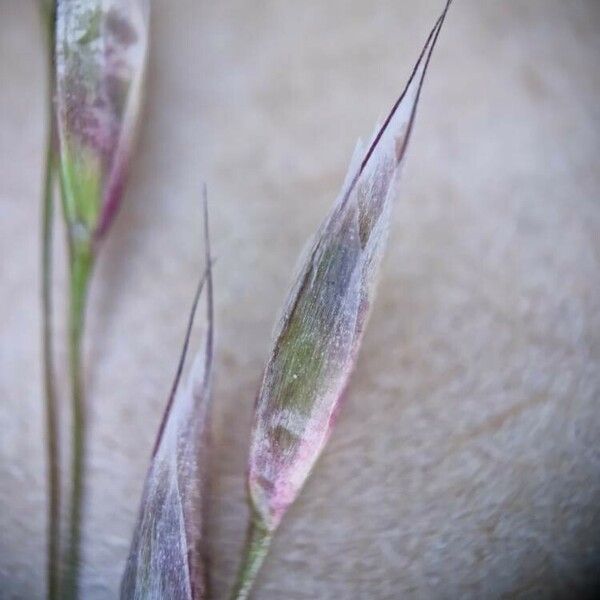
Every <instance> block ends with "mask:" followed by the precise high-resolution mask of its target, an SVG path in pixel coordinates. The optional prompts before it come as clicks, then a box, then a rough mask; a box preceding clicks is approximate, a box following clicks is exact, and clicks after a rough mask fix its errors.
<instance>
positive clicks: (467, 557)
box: [0, 0, 600, 600]
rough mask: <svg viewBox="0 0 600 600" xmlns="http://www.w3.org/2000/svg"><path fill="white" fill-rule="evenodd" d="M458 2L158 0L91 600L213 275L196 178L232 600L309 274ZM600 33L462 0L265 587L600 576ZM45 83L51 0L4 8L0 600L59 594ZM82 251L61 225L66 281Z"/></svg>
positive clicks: (89, 547)
mask: <svg viewBox="0 0 600 600" xmlns="http://www.w3.org/2000/svg"><path fill="white" fill-rule="evenodd" d="M441 5H442V0H427V1H420V2H416V1H413V2H408V1H399V0H374V1H372V2H367V1H365V0H362V1H361V0H355V1H348V0H346V1H343V0H327V1H325V2H294V1H291V0H290V1H284V0H279V1H276V0H270V1H266V0H263V1H260V0H255V1H254V2H248V1H245V0H224V1H221V2H210V1H208V0H206V1H198V0H172V1H166V0H162V1H161V0H155V1H154V3H153V11H154V12H153V16H152V43H151V59H150V71H149V81H148V84H149V85H148V94H147V103H146V111H145V115H144V122H143V127H142V131H141V136H140V143H139V151H138V155H137V157H136V160H135V162H134V165H133V170H132V176H131V178H130V182H129V183H130V185H129V187H128V193H127V197H126V203H125V205H124V208H123V210H122V212H121V214H120V216H119V219H118V222H117V224H116V226H115V228H114V229H113V231H112V233H111V235H110V237H109V240H108V242H107V244H106V247H105V248H104V251H103V254H102V259H101V261H100V265H99V268H98V270H97V272H96V278H95V281H94V286H93V292H92V306H91V311H90V315H91V318H90V322H89V324H90V327H89V330H88V334H89V335H88V338H87V341H88V347H89V349H90V352H89V354H88V381H89V385H90V401H91V405H92V408H91V413H92V418H91V449H90V480H89V481H90V487H89V495H88V497H89V505H88V509H87V513H86V517H87V523H86V530H85V568H84V573H83V588H84V590H83V598H85V599H90V600H104V599H110V598H115V597H116V595H117V590H118V584H119V579H120V575H121V573H122V569H123V564H124V559H125V556H126V554H127V551H128V546H129V541H130V536H131V530H132V526H133V519H134V517H135V514H136V512H137V508H138V502H139V497H140V491H141V484H142V479H143V476H144V473H145V470H146V467H147V463H148V458H149V453H150V449H151V445H152V443H153V440H154V438H155V435H156V431H157V426H158V422H159V419H160V415H161V412H162V410H163V408H164V405H165V401H166V397H167V393H168V390H169V386H170V382H171V378H172V376H173V372H174V368H175V363H176V359H177V355H178V352H179V348H180V344H181V341H182V335H183V330H184V326H185V321H186V318H187V312H188V308H189V305H190V302H191V297H192V294H193V290H194V286H195V281H196V279H197V276H198V272H199V269H200V268H201V229H200V225H201V220H200V210H199V206H200V204H199V203H200V190H201V183H202V182H203V181H206V182H207V184H208V188H209V195H210V211H211V218H212V235H213V244H214V250H215V254H216V255H217V257H218V262H217V265H216V269H215V275H216V302H217V307H218V313H217V314H218V323H217V326H218V352H217V373H216V391H215V398H214V401H215V404H214V439H215V464H214V473H213V489H212V494H211V507H210V517H211V524H210V538H209V540H208V543H209V545H210V549H211V552H212V555H213V563H212V576H213V583H214V589H215V598H225V597H226V596H225V594H226V590H227V589H228V586H229V584H230V583H231V580H232V575H233V571H234V570H235V567H236V565H237V560H238V556H239V550H240V545H241V543H242V541H243V537H244V526H245V519H246V508H245V504H244V487H243V471H244V465H245V453H246V448H247V445H248V433H249V424H250V415H251V411H252V405H253V401H254V395H255V392H256V389H257V385H258V381H259V378H260V373H261V369H262V366H263V363H264V361H265V357H266V354H267V350H268V345H269V338H270V333H271V329H272V326H273V323H274V320H275V316H276V313H277V311H278V309H279V307H280V306H281V303H282V301H283V298H284V295H285V292H286V289H287V286H288V284H289V283H290V277H291V272H292V267H293V265H294V263H295V260H296V257H297V255H298V253H299V252H300V250H301V248H302V246H303V244H304V241H305V240H306V239H307V238H308V237H309V236H310V235H311V233H312V232H313V231H314V230H315V229H316V227H317V225H318V223H319V222H320V220H321V219H322V218H323V216H324V215H325V214H326V212H327V210H328V207H329V206H330V203H331V202H332V201H333V199H334V198H335V196H336V194H337V192H338V189H339V187H340V186H341V183H342V180H343V177H344V174H345V170H346V166H347V163H348V161H349V158H350V155H351V153H352V150H353V148H354V145H355V142H356V140H357V138H358V137H360V136H362V137H363V138H364V137H367V136H369V135H370V133H371V131H372V128H373V126H374V124H375V122H376V120H377V119H378V118H379V117H380V116H382V115H384V114H385V113H386V112H387V110H388V109H389V107H390V106H391V104H392V103H393V101H394V100H395V98H396V96H397V95H398V93H399V92H400V91H401V89H402V87H403V85H404V82H405V80H406V78H407V77H408V75H409V73H410V70H411V68H412V65H413V63H414V61H415V60H416V57H417V55H418V52H419V50H420V47H421V45H422V43H423V42H424V39H425V37H426V35H427V32H428V31H429V28H430V27H431V26H432V24H433V23H434V21H435V19H436V17H437V15H438V13H439V11H440V9H441ZM599 34H600V2H598V1H597V0H572V1H570V2H565V1H564V0H512V1H511V2H506V1H505V2H500V1H493V0H456V1H455V3H454V6H453V8H452V10H451V13H450V14H449V17H448V19H447V22H446V26H445V29H444V31H443V32H442V35H441V38H440V43H439V46H438V48H437V50H436V54H435V56H434V58H433V61H432V64H431V69H430V72H429V76H428V80H427V82H426V85H425V88H424V91H423V99H422V103H421V107H420V111H419V115H418V120H417V125H416V129H415V132H414V136H413V139H412V146H411V148H410V150H409V158H408V162H407V165H406V169H405V171H404V177H403V185H402V188H401V192H400V196H399V198H398V204H397V210H396V212H395V216H394V224H393V228H392V235H391V240H390V246H389V253H388V256H387V259H386V262H385V265H384V269H383V272H382V277H381V285H380V288H379V295H378V298H377V301H376V303H375V306H374V310H373V315H372V320H371V322H370V326H369V329H368V333H367V336H366V339H365V344H364V347H363V351H362V353H361V357H360V360H359V364H358V369H357V371H356V373H355V376H354V378H353V381H352V385H351V389H350V394H349V398H348V400H347V404H346V406H345V409H344V411H343V413H342V416H341V418H340V420H339V425H338V427H337V429H336V431H335V433H334V435H333V438H332V440H331V443H330V446H329V447H328V450H327V452H326V455H325V456H324V457H323V460H322V461H321V462H320V463H319V464H318V466H317V468H316V470H315V472H314V475H313V476H312V477H311V479H310V481H309V484H308V486H307V488H306V490H305V493H303V495H302V497H301V498H300V500H299V501H298V503H297V505H296V506H295V507H294V508H293V510H292V511H291V512H290V514H289V517H288V518H287V520H286V521H285V523H284V525H283V527H282V528H281V530H280V532H279V534H278V536H277V538H276V542H275V544H274V547H273V553H272V555H271V557H270V558H269V559H268V561H267V564H266V566H265V568H264V571H263V573H262V575H261V576H260V578H259V582H258V586H257V588H256V593H255V596H254V597H255V598H261V599H266V600H276V599H277V600H281V599H282V598H285V599H292V600H301V599H312V598H316V599H322V600H328V599H332V600H333V599H338V598H349V599H375V600H383V599H390V600H391V599H396V598H411V599H412V598H415V599H426V600H427V599H438V598H440V599H442V598H448V599H453V598H473V599H475V598H477V599H481V598H486V599H487V598H586V597H594V590H595V589H596V590H598V589H600V588H599V586H600V406H599V402H600V368H599V363H600V201H599V192H600V168H599V167H600V164H599V156H600V102H599V97H600V68H599V67H598V65H599V64H600V35H599ZM44 81H45V74H44V47H43V43H42V40H41V36H40V27H39V23H38V20H37V14H36V9H35V6H34V2H33V1H26V0H0V86H1V88H0V89H1V91H0V131H1V135H0V303H1V304H0V308H1V310H2V318H1V319H0V335H1V340H0V403H1V404H0V427H1V429H0V454H1V457H0V597H1V598H3V599H9V598H10V599H17V598H27V599H29V598H41V597H43V590H44V580H45V567H44V561H45V558H44V552H45V514H46V513H45V473H44V461H43V456H44V455H43V431H44V429H43V427H44V422H43V413H42V393H41V382H40V347H39V337H40V336H39V329H40V322H39V320H40V319H39V314H40V313H39V283H38V280H39V254H40V249H39V231H40V188H41V172H40V169H41V164H42V148H43V139H44V101H45V98H44V93H45V92H44V85H45V84H44ZM62 252H63V239H62V236H61V235H58V237H57V243H56V255H57V257H56V261H57V263H58V264H59V265H61V266H59V267H58V278H57V286H58V287H60V286H61V284H62V283H64V278H63V272H64V268H63V266H62V265H63V258H64V257H63V254H62ZM56 302H57V311H58V312H59V313H60V314H61V315H62V308H63V307H62V303H61V300H60V298H57V300H56ZM57 326H58V327H59V334H60V333H61V332H63V323H62V321H60V320H59V322H58V323H57Z"/></svg>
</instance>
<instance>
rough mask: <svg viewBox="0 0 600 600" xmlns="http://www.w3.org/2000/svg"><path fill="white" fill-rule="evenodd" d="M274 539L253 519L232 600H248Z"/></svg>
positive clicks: (249, 527)
mask: <svg viewBox="0 0 600 600" xmlns="http://www.w3.org/2000/svg"><path fill="white" fill-rule="evenodd" d="M272 539H273V534H272V533H271V532H269V531H268V530H267V529H265V528H264V527H263V526H262V525H260V523H257V522H256V521H255V520H254V519H251V521H250V525H249V526H248V535H247V538H246V546H245V547H244V553H243V557H242V563H241V565H240V568H239V571H238V576H237V581H236V583H235V586H234V588H233V590H232V592H231V596H230V600H246V598H248V596H249V595H250V590H251V589H252V586H253V585H254V581H255V580H256V576H257V575H258V572H259V571H260V568H261V566H262V564H263V562H264V560H265V558H266V556H267V553H268V551H269V546H270V544H271V540H272Z"/></svg>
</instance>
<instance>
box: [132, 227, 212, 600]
mask: <svg viewBox="0 0 600 600" xmlns="http://www.w3.org/2000/svg"><path fill="white" fill-rule="evenodd" d="M207 239H208V238H207ZM206 264H207V271H206V275H205V277H203V279H202V281H201V283H200V285H199V287H198V291H197V294H196V298H195V300H194V307H193V309H192V314H191V317H190V321H189V325H188V330H187V333H186V339H185V343H184V349H183V353H182V356H181V359H180V362H179V366H178V370H177V375H176V377H175V382H174V384H173V389H172V392H171V396H170V399H169V403H168V405H167V408H166V411H165V414H164V417H163V421H162V423H161V426H160V430H159V434H158V437H157V441H156V445H155V448H154V453H153V455H152V461H151V464H150V468H149V470H148V474H147V477H146V482H145V486H144V492H143V496H142V503H141V508H140V513H139V517H138V522H137V525H136V529H135V532H134V537H133V542H132V546H131V551H130V554H129V558H128V560H127V566H126V569H125V574H124V576H123V581H122V583H121V598H122V599H123V600H142V599H144V600H146V599H150V598H152V599H154V598H156V599H159V598H176V599H177V600H202V599H204V598H206V575H207V574H206V572H205V566H204V562H203V556H202V548H201V545H202V541H203V528H204V525H205V523H204V515H203V512H204V500H205V485H206V475H207V460H208V458H207V457H208V448H207V435H208V420H209V407H210V381H211V369H212V355H213V301H212V275H211V267H210V255H209V252H208V241H207V263H206ZM204 284H206V288H207V293H206V313H205V314H206V317H205V320H204V321H205V322H204V342H203V346H202V348H201V350H200V351H199V353H198V355H197V356H196V358H195V360H194V364H193V366H192V368H191V371H190V374H189V377H188V378H187V381H186V382H185V383H184V385H183V386H180V385H179V381H180V378H181V373H182V370H183V364H184V361H185V356H186V353H187V348H188V345H189V340H190V334H191V329H192V324H193V318H194V313H195V311H196V306H197V304H198V300H199V298H200V294H201V292H202V288H203V286H204Z"/></svg>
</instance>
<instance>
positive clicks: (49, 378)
mask: <svg viewBox="0 0 600 600" xmlns="http://www.w3.org/2000/svg"><path fill="white" fill-rule="evenodd" d="M50 129H52V127H50ZM48 138H49V140H48V149H47V151H46V169H45V176H44V179H45V180H44V203H43V209H42V212H43V216H42V346H43V356H44V391H45V394H46V435H47V440H46V443H47V446H46V449H47V453H48V456H47V461H48V464H47V469H48V474H47V477H48V565H47V568H48V573H47V583H48V598H49V599H50V600H56V599H57V598H58V597H59V596H58V580H59V565H60V561H59V552H60V550H59V538H60V466H59V463H60V457H59V448H60V445H59V429H58V412H57V402H56V387H55V384H54V356H53V352H52V339H53V336H52V217H53V214H54V201H53V197H52V181H53V177H52V172H53V162H54V161H53V156H52V154H53V151H52V141H51V140H52V132H50V133H49V135H48Z"/></svg>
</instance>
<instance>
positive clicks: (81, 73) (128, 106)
mask: <svg viewBox="0 0 600 600" xmlns="http://www.w3.org/2000/svg"><path fill="white" fill-rule="evenodd" d="M148 16H149V0H58V1H57V12H56V98H55V103H56V115H57V123H58V140H59V161H60V173H61V183H62V195H63V205H64V209H65V216H66V219H67V225H68V227H69V233H70V235H71V236H72V238H73V241H75V242H82V243H84V244H88V243H90V244H93V243H95V242H96V241H97V240H98V239H100V238H101V237H102V236H103V235H104V234H105V233H106V231H107V229H108V227H109V225H110V223H111V221H112V219H113V216H114V214H115V213H116V211H117V209H118V206H119V203H120V201H121V196H122V193H123V185H124V182H125V177H126V174H127V168H128V163H129V157H130V153H131V150H132V143H133V138H134V132H135V127H136V122H137V120H138V116H139V111H140V102H141V96H142V84H143V80H144V71H145V64H146V52H147V44H148Z"/></svg>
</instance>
